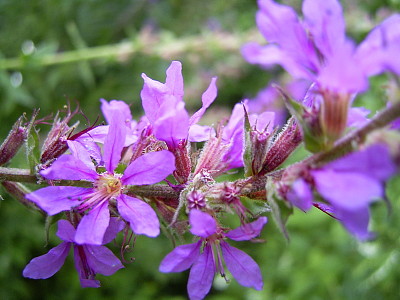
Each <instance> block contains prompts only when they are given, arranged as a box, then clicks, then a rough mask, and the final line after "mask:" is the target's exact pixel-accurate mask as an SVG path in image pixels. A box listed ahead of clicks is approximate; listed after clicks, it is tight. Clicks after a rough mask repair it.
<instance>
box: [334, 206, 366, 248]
mask: <svg viewBox="0 0 400 300" xmlns="http://www.w3.org/2000/svg"><path fill="white" fill-rule="evenodd" d="M334 212H335V215H336V217H337V218H338V219H339V220H340V222H342V224H343V225H344V227H345V228H346V229H347V230H348V231H349V232H350V233H351V234H353V235H354V236H355V237H356V238H357V239H359V240H361V241H365V240H369V239H371V238H373V237H374V234H373V233H372V232H370V231H368V223H369V209H368V206H364V207H359V208H357V210H346V209H343V208H338V207H335V208H334Z"/></svg>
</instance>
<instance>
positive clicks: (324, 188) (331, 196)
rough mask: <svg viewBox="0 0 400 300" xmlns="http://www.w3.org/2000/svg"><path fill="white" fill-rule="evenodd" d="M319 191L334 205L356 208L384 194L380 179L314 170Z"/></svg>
mask: <svg viewBox="0 0 400 300" xmlns="http://www.w3.org/2000/svg"><path fill="white" fill-rule="evenodd" d="M312 175H313V178H314V180H315V184H316V188H317V191H318V192H319V193H320V194H321V195H322V196H323V197H324V198H325V199H326V200H328V201H329V202H330V203H331V204H332V205H333V206H335V207H341V208H343V209H349V210H355V209H357V208H361V207H365V206H366V205H368V204H369V203H371V202H373V201H374V200H376V199H377V198H380V197H382V196H383V188H382V185H381V183H380V182H379V181H377V180H376V179H374V178H371V177H368V176H366V175H364V174H360V173H353V172H335V171H333V170H319V171H312Z"/></svg>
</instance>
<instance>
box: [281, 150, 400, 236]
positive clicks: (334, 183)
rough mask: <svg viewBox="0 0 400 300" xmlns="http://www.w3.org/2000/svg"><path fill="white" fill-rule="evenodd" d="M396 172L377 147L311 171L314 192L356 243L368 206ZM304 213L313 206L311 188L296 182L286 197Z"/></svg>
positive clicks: (362, 231)
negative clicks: (355, 238) (328, 206)
mask: <svg viewBox="0 0 400 300" xmlns="http://www.w3.org/2000/svg"><path fill="white" fill-rule="evenodd" d="M395 171H396V167H395V165H394V163H393V161H392V159H391V157H390V153H389V151H388V149H387V147H386V146H384V145H381V144H377V145H373V146H370V147H368V148H366V149H364V150H362V151H358V152H354V153H352V154H349V155H347V156H345V157H343V158H340V159H338V160H336V161H333V162H331V163H329V164H327V165H325V166H324V167H322V168H319V169H315V170H312V171H311V176H312V180H313V181H314V184H315V189H316V191H317V192H318V193H319V194H320V195H321V196H322V197H323V198H324V199H325V200H326V201H327V202H328V203H329V205H330V209H332V212H333V213H334V215H335V217H336V218H337V219H339V220H340V221H341V222H342V224H343V225H344V226H345V228H346V229H347V230H348V231H349V232H350V233H352V234H353V235H355V236H356V237H357V238H358V239H360V240H366V239H368V238H370V237H371V236H372V235H371V233H370V232H369V231H368V223H369V205H370V204H371V203H372V202H374V201H376V200H378V199H380V198H382V197H383V196H384V182H385V181H386V180H388V179H389V177H390V176H391V175H393V174H394V173H395ZM286 197H287V199H288V200H289V201H290V202H291V203H292V204H293V205H295V206H297V207H299V208H300V209H302V210H304V211H306V210H308V209H310V208H311V206H312V205H313V204H314V205H316V206H319V204H318V203H313V195H312V188H311V186H310V185H309V184H307V183H306V182H305V181H304V179H298V180H297V181H295V182H294V183H293V185H292V188H291V190H289V192H288V193H287V195H286Z"/></svg>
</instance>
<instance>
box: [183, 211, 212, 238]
mask: <svg viewBox="0 0 400 300" xmlns="http://www.w3.org/2000/svg"><path fill="white" fill-rule="evenodd" d="M189 222H190V226H191V228H190V232H191V233H192V234H194V235H197V236H201V237H202V238H207V237H209V236H210V235H213V234H214V233H216V232H217V222H215V220H214V218H213V217H212V216H210V215H209V214H208V213H205V212H202V211H201V210H198V209H192V210H191V211H190V214H189Z"/></svg>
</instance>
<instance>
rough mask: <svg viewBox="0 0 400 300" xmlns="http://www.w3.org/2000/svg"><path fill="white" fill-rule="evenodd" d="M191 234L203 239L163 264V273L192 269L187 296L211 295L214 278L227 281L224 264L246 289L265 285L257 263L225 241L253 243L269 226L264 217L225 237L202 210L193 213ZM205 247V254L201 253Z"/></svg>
mask: <svg viewBox="0 0 400 300" xmlns="http://www.w3.org/2000/svg"><path fill="white" fill-rule="evenodd" d="M189 221H190V225H191V229H190V232H191V233H192V234H194V235H197V236H199V237H200V238H201V239H200V240H199V241H198V242H196V243H194V244H188V245H182V246H178V247H176V248H175V249H174V250H173V251H172V252H170V253H169V254H168V255H167V256H166V257H165V258H164V259H163V261H162V262H161V264H160V271H161V272H166V273H168V272H182V271H184V270H186V269H189V268H191V269H190V274H189V281H188V286H187V288H188V294H189V298H190V299H191V300H194V299H203V298H204V297H205V296H206V295H207V293H208V292H209V291H210V288H211V285H212V282H213V279H214V274H215V273H216V272H219V273H220V274H221V276H223V277H225V271H224V266H223V261H225V264H226V267H227V268H228V270H229V271H230V272H231V274H232V276H233V277H235V279H236V280H237V281H238V282H239V283H240V284H241V285H243V286H246V287H252V288H254V289H256V290H261V289H262V287H263V281H262V276H261V271H260V268H259V267H258V265H257V263H256V262H255V261H254V260H253V259H252V258H251V257H250V256H248V255H247V254H246V253H244V252H242V251H241V250H239V249H236V248H234V247H232V246H230V245H229V244H228V243H227V242H225V241H224V238H225V237H227V238H230V239H231V240H234V241H244V240H250V239H253V238H255V237H256V236H258V235H259V234H260V232H261V229H262V228H263V226H264V225H265V223H267V218H266V217H261V218H259V219H258V220H256V221H254V222H253V223H249V224H246V225H244V226H240V227H238V228H236V229H234V230H231V231H229V232H227V233H224V232H223V231H222V229H221V228H220V227H219V226H218V225H217V222H216V221H215V219H214V218H213V217H211V216H210V215H209V214H207V213H205V212H202V211H200V210H196V209H193V210H191V211H190V215H189ZM202 244H203V245H204V247H203V251H202V253H200V249H201V246H202Z"/></svg>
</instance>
